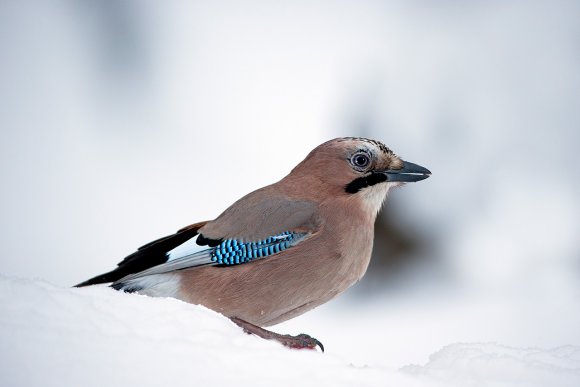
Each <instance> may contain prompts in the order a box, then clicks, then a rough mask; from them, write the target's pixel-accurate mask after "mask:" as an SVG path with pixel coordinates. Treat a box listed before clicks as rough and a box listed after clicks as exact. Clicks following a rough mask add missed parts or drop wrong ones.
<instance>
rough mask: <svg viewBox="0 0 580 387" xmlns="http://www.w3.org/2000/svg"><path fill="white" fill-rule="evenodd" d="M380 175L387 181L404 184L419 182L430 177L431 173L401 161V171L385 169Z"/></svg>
mask: <svg viewBox="0 0 580 387" xmlns="http://www.w3.org/2000/svg"><path fill="white" fill-rule="evenodd" d="M382 173H383V174H384V175H385V176H387V181H391V182H395V181H400V182H404V183H408V182H413V181H421V180H424V179H426V178H428V177H429V176H431V171H429V170H428V169H427V168H425V167H422V166H420V165H417V164H413V163H410V162H408V161H403V168H401V169H387V170H386V171H383V172H382Z"/></svg>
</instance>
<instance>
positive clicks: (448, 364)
mask: <svg viewBox="0 0 580 387" xmlns="http://www.w3.org/2000/svg"><path fill="white" fill-rule="evenodd" d="M325 312H328V313H322V315H325V316H326V317H325V318H329V317H331V318H333V319H334V318H336V317H337V316H333V313H335V312H333V311H332V309H329V310H327V311H325ZM485 312H488V311H485ZM402 314H403V315H405V313H402ZM428 314H429V312H428V311H427V312H426V316H425V317H427V316H428ZM313 315H315V316H316V313H314V314H313ZM406 317H407V318H408V317H411V316H408V315H407V316H406ZM448 317H449V316H446V319H447V321H449V319H448ZM342 318H343V321H341V322H342V323H338V324H332V320H329V321H328V322H330V324H329V325H328V329H325V330H324V331H319V332H309V333H312V334H314V333H316V336H317V337H318V338H320V339H321V340H323V342H324V343H325V344H326V346H327V347H328V348H327V352H326V353H325V354H322V353H320V352H313V351H297V350H288V349H285V348H283V347H281V346H279V345H278V344H275V343H272V342H266V341H263V340H261V339H257V338H255V337H252V336H249V335H246V334H244V333H242V331H241V330H240V329H239V328H238V327H236V326H235V325H234V324H232V323H231V322H230V321H229V320H227V319H226V318H224V317H222V316H221V315H219V314H216V313H214V312H212V311H210V310H207V309H205V308H203V307H199V306H193V305H189V304H186V303H183V302H180V301H177V300H173V299H155V298H149V297H144V296H135V295H128V294H122V293H119V292H115V291H113V290H111V289H109V288H106V287H92V288H84V289H70V288H63V287H56V286H54V285H51V284H49V283H46V282H44V281H40V280H29V279H15V278H9V277H0V332H1V333H0V347H1V348H2V358H1V359H0V360H1V364H2V366H1V370H2V372H1V373H0V385H2V386H59V387H63V386H80V385H83V386H103V385H107V386H131V385H139V386H161V385H171V386H205V385H208V386H209V385H219V386H223V385H238V386H240V385H242V386H243V385H252V386H272V385H276V386H280V385H301V386H302V385H312V386H320V385H332V386H342V385H344V386H355V385H356V386H366V385H381V386H398V387H401V386H459V385H461V386H520V385H521V386H524V385H525V386H560V387H562V386H571V387H572V386H575V387H576V386H578V385H580V347H578V346H569V345H568V346H561V347H558V348H544V349H542V348H527V347H513V346H506V345H502V344H497V343H493V344H492V343H449V344H448V345H445V346H443V347H442V348H439V349H438V350H436V351H435V352H434V353H433V354H432V355H431V356H430V357H429V360H428V361H427V362H426V363H424V364H420V365H417V364H411V363H407V362H406V361H405V358H406V357H408V356H409V354H404V353H403V354H401V356H400V358H399V359H400V360H399V361H400V362H399V363H398V364H397V363H396V360H395V359H397V352H398V347H399V346H400V345H401V343H402V342H403V341H407V340H406V339H404V338H399V339H398V340H397V339H394V340H393V345H392V346H389V345H388V343H386V342H384V338H379V339H375V340H372V338H369V337H367V336H365V334H364V331H365V327H364V326H362V325H361V324H362V323H361V322H360V321H357V318H356V316H345V315H343V316H342ZM351 318H352V320H351ZM346 320H350V321H346ZM294 321H297V320H294ZM414 321H416V322H420V321H421V319H414ZM458 322H459V323H461V320H460V319H459V321H458ZM302 323H303V324H304V325H305V326H310V325H317V324H310V322H309V321H308V319H306V320H303V321H302ZM343 323H344V324H343ZM435 323H436V318H435ZM570 323H571V324H573V323H575V321H572V322H570ZM371 324H372V323H371ZM349 325H350V329H349V328H348V326H349ZM282 327H283V326H278V327H276V328H277V330H280V328H282ZM319 329H320V328H319ZM337 329H339V330H342V333H343V336H342V337H344V338H345V339H344V340H345V341H342V344H341V341H335V340H332V337H336V335H337ZM385 329H388V330H390V331H391V332H392V334H393V337H396V336H397V335H398V336H399V337H400V336H402V335H404V334H409V333H411V332H414V329H415V327H414V326H413V325H412V324H411V325H409V324H408V321H405V320H404V319H398V320H397V319H395V321H394V322H393V323H392V325H391V326H388V327H385ZM453 329H454V327H450V329H449V330H453ZM449 330H448V331H449ZM368 331H370V332H373V331H374V329H373V328H371V329H369V330H368ZM448 331H447V332H446V331H445V330H443V331H441V332H440V333H441V335H442V336H443V337H445V336H448V335H449V332H448ZM374 332H376V331H374ZM292 333H298V332H292ZM359 333H360V334H361V335H359ZM428 334H429V335H431V336H437V335H438V333H437V327H434V330H433V331H431V332H429V333H428ZM327 336H328V337H327ZM326 338H329V339H331V340H330V342H327V341H324V340H325V339H326ZM359 339H362V340H364V341H365V342H364V347H366V348H367V350H368V352H369V353H370V354H372V356H373V357H374V361H369V362H366V364H365V363H364V362H362V363H359V361H360V360H361V359H363V358H364V356H361V355H360V354H358V353H357V352H356V351H354V352H353V353H351V354H349V352H347V351H344V352H341V348H344V349H346V348H357V347H358V348H360V342H359V343H358V344H359V345H358V346H357V345H353V344H356V342H357V341H360V340H359ZM426 343H427V345H429V343H430V341H429V340H426ZM423 345H425V344H423ZM407 346H408V347H416V346H420V344H418V342H417V341H416V340H413V339H410V340H408V344H407ZM381 353H383V354H385V356H384V357H381V356H380V354H381ZM357 359H358V360H357Z"/></svg>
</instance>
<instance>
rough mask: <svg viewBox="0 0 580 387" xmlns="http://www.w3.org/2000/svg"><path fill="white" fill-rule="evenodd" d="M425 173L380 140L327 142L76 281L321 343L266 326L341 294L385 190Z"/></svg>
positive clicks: (305, 343) (362, 257)
mask: <svg viewBox="0 0 580 387" xmlns="http://www.w3.org/2000/svg"><path fill="white" fill-rule="evenodd" d="M429 176H431V172H430V171H429V170H428V169H427V168H425V167H422V166H420V165H417V164H413V163H411V162H407V161H404V160H402V159H401V158H400V157H399V156H397V155H396V154H395V153H394V152H393V151H392V150H391V149H390V148H388V147H387V146H386V145H384V144H383V143H382V142H380V141H377V140H372V139H368V138H362V137H341V138H335V139H332V140H330V141H327V142H325V143H323V144H321V145H319V146H317V147H316V148H315V149H314V150H312V151H311V152H310V153H309V154H308V155H307V156H306V158H305V159H304V160H303V161H301V162H300V163H299V164H298V165H297V166H296V167H294V168H293V169H292V170H291V172H290V173H289V174H288V175H287V176H285V177H284V178H282V179H281V180H280V181H278V182H276V183H274V184H271V185H268V186H265V187H263V188H259V189H257V190H255V191H253V192H251V193H249V194H247V195H246V196H244V197H242V198H241V199H239V200H238V201H236V202H235V203H233V204H232V205H231V206H230V207H228V208H227V209H226V210H225V211H224V212H222V213H221V214H220V215H219V216H218V217H217V218H215V219H214V220H210V221H202V222H197V223H193V224H191V225H189V226H187V227H184V228H181V229H180V230H178V231H177V232H176V233H174V234H171V235H168V236H165V237H162V238H160V239H157V240H155V241H153V242H150V243H148V244H146V245H144V246H142V247H140V248H139V249H137V251H136V252H134V253H133V254H131V255H129V256H127V257H126V258H125V259H123V260H122V261H121V262H120V263H119V264H118V265H117V267H116V268H115V269H114V270H111V271H109V272H107V273H104V274H101V275H98V276H96V277H94V278H91V279H89V280H87V281H84V282H82V283H79V284H78V285H76V287H83V286H89V285H96V284H104V283H111V285H110V286H111V287H112V288H113V289H116V290H119V291H124V292H128V293H137V294H143V295H148V296H152V297H173V298H176V299H179V300H182V301H185V302H188V303H192V304H201V305H203V306H205V307H207V308H209V309H212V310H214V311H216V312H219V313H221V314H223V315H224V316H226V317H228V318H229V319H231V321H233V322H234V323H235V324H237V325H238V326H240V327H241V328H242V329H243V330H244V331H245V332H246V333H250V334H254V335H257V336H259V337H262V338H264V339H268V340H275V341H278V342H279V343H281V344H283V345H284V346H287V347H290V348H309V349H315V348H316V347H320V349H321V350H322V351H323V352H324V346H323V345H322V343H321V342H320V341H318V340H317V339H316V338H314V337H312V336H310V335H307V334H304V333H302V334H299V335H295V336H293V335H283V334H278V333H275V332H272V331H269V330H267V329H265V327H268V326H271V325H275V324H278V323H281V322H283V321H286V320H288V319H291V318H293V317H296V316H299V315H301V314H303V313H305V312H307V311H309V310H311V309H313V308H315V307H317V306H319V305H321V304H323V303H325V302H327V301H329V300H331V299H332V298H334V297H336V296H337V295H339V294H341V293H343V292H344V291H345V290H346V289H348V288H349V287H351V286H352V285H353V284H355V283H356V282H357V281H359V280H360V279H361V278H362V277H363V275H364V274H365V272H366V270H367V267H368V265H369V261H370V257H371V252H372V246H373V239H374V223H375V220H376V217H377V214H378V213H379V211H380V209H381V207H382V204H383V202H384V200H385V198H386V197H387V194H388V192H389V190H390V189H391V188H393V187H397V186H401V185H404V184H405V183H409V182H416V181H420V180H424V179H426V178H428V177H429Z"/></svg>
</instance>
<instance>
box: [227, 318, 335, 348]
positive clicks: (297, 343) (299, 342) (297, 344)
mask: <svg viewBox="0 0 580 387" xmlns="http://www.w3.org/2000/svg"><path fill="white" fill-rule="evenodd" d="M230 320H232V321H233V322H234V323H235V324H236V325H238V326H239V327H241V328H242V329H243V330H244V332H246V333H248V334H254V335H256V336H258V337H261V338H262V339H266V340H275V341H277V342H279V343H280V344H282V345H283V346H285V347H288V348H297V349H304V348H307V349H316V346H319V347H320V349H321V350H322V352H324V346H323V345H322V343H321V342H320V341H318V340H316V339H315V338H314V337H312V336H309V335H307V334H304V333H301V334H299V335H296V336H292V335H281V334H279V333H276V332H272V331H269V330H267V329H264V328H261V327H259V326H257V325H254V324H252V323H249V322H247V321H244V320H242V319H241V318H237V317H230Z"/></svg>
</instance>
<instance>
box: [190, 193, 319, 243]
mask: <svg viewBox="0 0 580 387" xmlns="http://www.w3.org/2000/svg"><path fill="white" fill-rule="evenodd" d="M319 223H320V219H319V211H318V204H317V203H316V202H314V201H312V200H307V199H303V198H296V197H289V196H287V195H285V194H284V192H280V191H278V190H277V189H276V187H272V186H268V187H264V188H262V189H259V190H256V191H254V192H251V193H249V194H247V195H246V196H244V197H242V198H241V199H239V200H238V201H236V202H235V203H234V204H232V205H231V206H230V207H228V208H227V209H226V210H225V211H224V212H223V213H221V214H220V215H219V216H218V217H217V218H216V219H215V220H213V221H210V222H207V223H206V224H205V225H204V226H203V227H201V228H200V229H199V234H201V235H203V237H205V238H208V239H214V240H215V239H222V240H224V239H237V238H244V239H247V240H260V239H264V238H268V237H270V236H273V235H276V234H279V233H280V232H285V231H300V232H313V231H314V230H315V229H316V228H317V227H318V225H319Z"/></svg>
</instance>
